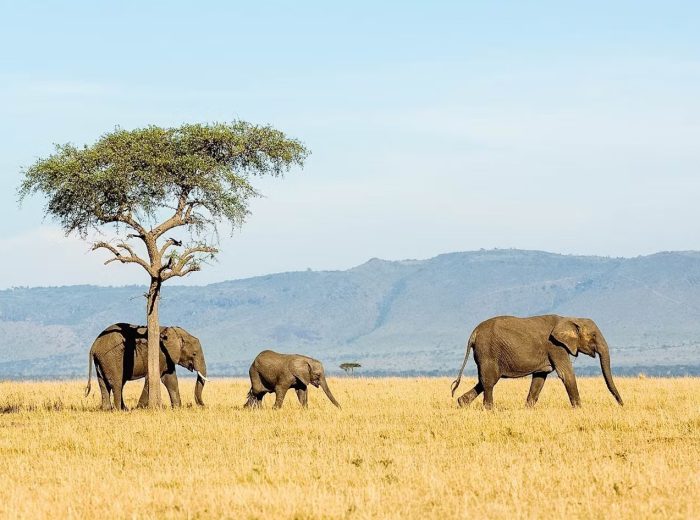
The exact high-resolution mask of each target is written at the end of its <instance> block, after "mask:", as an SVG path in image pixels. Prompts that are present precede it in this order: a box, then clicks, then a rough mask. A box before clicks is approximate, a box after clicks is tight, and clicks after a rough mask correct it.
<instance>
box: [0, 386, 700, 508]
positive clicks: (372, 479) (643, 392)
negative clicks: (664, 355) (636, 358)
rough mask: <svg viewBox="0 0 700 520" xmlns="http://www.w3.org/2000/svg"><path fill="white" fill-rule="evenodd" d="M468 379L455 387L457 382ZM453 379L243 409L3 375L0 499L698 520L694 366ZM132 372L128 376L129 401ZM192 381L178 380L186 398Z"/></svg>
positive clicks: (211, 395) (228, 396)
mask: <svg viewBox="0 0 700 520" xmlns="http://www.w3.org/2000/svg"><path fill="white" fill-rule="evenodd" d="M471 379H473V378H466V380H465V381H464V382H463V383H462V385H461V387H460V391H466V390H468V389H469V388H470V383H471V382H472V381H471ZM450 382H451V381H450V380H449V379H447V378H441V379H364V378H334V379H331V380H330V386H331V389H332V390H333V392H334V393H335V395H336V397H337V398H338V400H339V401H340V402H341V404H342V405H343V409H342V410H337V409H335V408H334V407H333V406H332V405H331V404H330V403H329V402H328V401H327V399H326V398H325V396H324V395H323V394H322V392H321V391H319V390H315V389H312V391H310V396H309V409H308V410H302V409H301V408H300V407H299V404H298V402H297V400H296V396H295V395H294V394H293V392H290V393H289V394H288V396H287V400H286V401H285V406H284V408H283V409H282V410H279V411H276V410H272V409H271V408H270V406H271V405H272V400H271V398H270V396H268V397H267V398H266V401H267V400H270V401H269V402H267V403H266V405H265V408H264V409H262V410H255V411H251V410H243V409H241V408H240V406H241V405H242V403H243V402H244V400H245V394H246V392H247V382H246V381H244V380H232V379H229V380H217V381H213V382H211V383H209V384H208V385H207V386H206V388H205V392H204V397H205V401H206V402H207V407H206V408H204V409H200V408H195V407H192V406H186V407H184V408H182V409H179V410H169V409H168V410H162V411H146V410H143V411H142V410H135V411H130V412H100V411H97V410H96V408H97V406H98V399H99V392H97V395H95V393H94V391H93V395H91V396H90V397H89V398H87V399H86V398H83V397H82V391H83V387H84V382H81V381H73V382H4V383H0V512H1V513H2V516H3V517H9V518H15V517H17V518H24V517H32V518H35V517H39V518H40V517H53V518H83V517H92V518H95V517H102V518H131V517H139V518H168V517H173V518H216V517H228V518H422V517H428V518H468V517H469V518H471V517H480V516H486V517H489V518H495V517H511V516H515V517H520V518H531V517H536V516H545V515H546V516H551V515H553V516H555V517H564V516H567V517H568V516H573V517H579V518H583V517H585V518H616V517H623V518H649V517H659V518H698V517H700V379H697V378H681V379H655V378H647V379H640V378H617V384H618V388H619V390H620V392H621V394H622V396H623V397H624V399H625V407H624V408H620V407H618V406H617V404H616V403H615V401H614V400H613V398H612V397H611V396H610V395H609V394H608V392H607V390H606V388H605V385H604V383H603V380H602V378H579V389H580V391H581V397H582V400H583V408H581V409H578V410H572V409H571V408H570V407H569V403H568V399H567V397H566V394H565V391H564V389H563V386H562V385H561V383H560V382H559V381H558V380H556V378H550V380H549V381H548V382H547V384H546V386H545V388H544V390H543V392H542V396H541V398H540V402H539V403H538V405H537V407H536V408H535V409H525V408H524V401H525V396H526V394H527V390H528V386H529V379H524V380H516V381H512V380H510V381H501V382H500V383H499V384H498V385H497V386H496V389H495V400H496V409H495V411H493V412H487V411H485V410H483V408H482V405H481V398H479V399H478V401H477V402H475V403H474V404H473V405H472V406H471V407H470V408H469V409H457V408H456V406H455V404H454V401H453V400H451V399H450V397H449V388H450ZM141 385H142V382H135V383H130V384H128V385H127V387H126V390H127V393H126V399H125V400H126V403H127V406H130V407H131V406H134V405H135V403H136V400H137V398H138V393H139V391H140V389H141ZM192 392H193V382H192V381H188V380H185V381H181V393H182V395H183V400H184V401H185V402H186V403H191V402H192V400H193V398H192Z"/></svg>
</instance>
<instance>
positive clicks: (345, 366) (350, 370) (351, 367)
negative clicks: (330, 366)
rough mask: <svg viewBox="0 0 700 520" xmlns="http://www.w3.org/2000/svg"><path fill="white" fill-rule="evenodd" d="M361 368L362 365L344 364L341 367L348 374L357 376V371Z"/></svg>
mask: <svg viewBox="0 0 700 520" xmlns="http://www.w3.org/2000/svg"><path fill="white" fill-rule="evenodd" d="M360 367H362V365H360V364H359V363H342V364H341V365H340V368H342V369H343V370H345V373H346V374H355V369H356V368H360Z"/></svg>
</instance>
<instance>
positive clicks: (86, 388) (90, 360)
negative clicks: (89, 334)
mask: <svg viewBox="0 0 700 520" xmlns="http://www.w3.org/2000/svg"><path fill="white" fill-rule="evenodd" d="M92 364H93V359H92V349H90V352H89V353H88V382H87V386H86V387H85V397H87V396H89V395H90V389H91V379H92Z"/></svg>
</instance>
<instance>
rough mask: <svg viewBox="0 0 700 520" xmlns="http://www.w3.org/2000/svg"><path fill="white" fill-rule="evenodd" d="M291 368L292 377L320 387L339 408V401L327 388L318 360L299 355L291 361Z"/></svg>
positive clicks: (321, 366)
mask: <svg viewBox="0 0 700 520" xmlns="http://www.w3.org/2000/svg"><path fill="white" fill-rule="evenodd" d="M291 370H292V374H293V375H294V377H296V378H297V379H298V380H299V381H301V382H302V383H303V384H304V385H307V386H308V385H313V386H315V387H316V388H318V387H321V388H322V389H323V391H324V392H325V394H326V397H328V399H330V401H331V403H333V404H334V405H335V406H337V407H338V408H340V403H338V401H336V400H335V397H333V394H332V393H331V389H330V388H328V383H327V382H326V375H325V373H324V370H323V365H322V364H321V362H320V361H318V360H316V359H313V358H309V357H305V356H299V357H297V358H295V359H294V361H293V362H292V367H291Z"/></svg>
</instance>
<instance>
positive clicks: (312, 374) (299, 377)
mask: <svg viewBox="0 0 700 520" xmlns="http://www.w3.org/2000/svg"><path fill="white" fill-rule="evenodd" d="M248 374H249V375H250V391H249V392H248V400H247V401H246V403H245V407H246V408H257V407H259V406H260V405H261V404H262V399H263V397H265V394H267V393H272V392H274V393H275V406H274V408H280V407H281V406H282V403H283V402H284V396H285V395H286V394H287V391H288V390H289V389H290V388H293V389H294V390H296V393H297V397H298V398H299V402H300V403H301V405H302V406H303V407H304V408H306V407H307V403H308V396H307V388H308V386H309V384H311V385H313V386H315V387H316V388H318V387H319V386H320V387H321V388H323V391H324V392H325V393H326V396H328V399H330V401H331V403H333V404H334V405H335V406H337V407H338V408H340V404H338V401H336V400H335V397H333V394H332V393H331V390H330V388H328V383H326V376H325V374H324V371H323V365H322V364H321V362H320V361H318V360H317V359H313V358H310V357H307V356H302V355H300V354H279V353H277V352H273V351H272V350H264V351H262V352H261V353H260V354H258V355H257V357H256V358H255V360H254V361H253V364H252V365H250V370H249V371H248Z"/></svg>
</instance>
